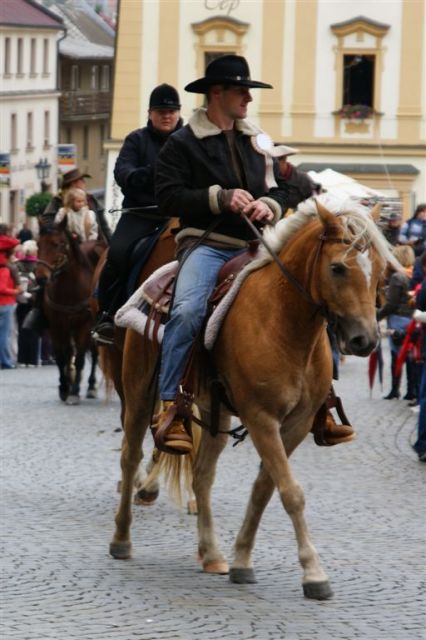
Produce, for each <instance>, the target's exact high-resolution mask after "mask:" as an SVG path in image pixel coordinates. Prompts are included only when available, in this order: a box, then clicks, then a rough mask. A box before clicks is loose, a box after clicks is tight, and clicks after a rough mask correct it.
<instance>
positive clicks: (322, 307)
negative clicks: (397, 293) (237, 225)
mask: <svg viewBox="0 0 426 640" xmlns="http://www.w3.org/2000/svg"><path fill="white" fill-rule="evenodd" d="M242 217H243V219H244V220H245V221H246V223H247V224H248V226H249V227H250V229H251V230H252V231H253V233H254V235H255V236H256V238H257V239H258V240H259V242H260V243H261V244H262V245H263V246H264V247H265V249H266V250H267V252H268V253H269V255H270V256H271V258H272V259H273V261H274V262H275V264H276V265H277V266H278V268H279V270H280V271H281V273H282V274H283V275H284V277H285V278H287V280H288V281H289V282H290V283H291V284H292V285H293V286H294V287H295V288H296V289H297V290H298V292H299V293H300V294H301V296H302V297H303V298H304V299H305V300H306V301H307V302H309V303H310V304H311V305H312V306H313V307H315V308H316V310H317V311H319V313H320V314H321V315H322V316H323V317H324V318H325V319H326V320H327V322H333V320H335V316H334V314H332V313H331V312H330V311H329V309H328V307H327V305H326V303H325V302H316V301H315V300H314V299H313V297H312V295H311V294H310V292H309V291H308V289H307V288H305V287H304V286H303V285H302V284H301V283H300V282H299V280H297V278H295V277H294V275H293V274H292V273H291V272H290V271H289V270H288V269H287V267H286V266H285V264H284V263H283V262H282V261H281V260H280V258H279V256H278V255H277V253H275V251H274V250H273V249H272V248H271V247H270V246H269V245H268V243H267V242H266V240H265V238H264V237H263V235H262V234H261V233H260V232H259V230H258V229H257V227H256V226H255V225H254V224H253V222H252V221H251V220H250V219H249V218H248V217H247V216H246V215H245V214H243V216H242ZM326 242H330V243H340V244H346V245H348V246H349V245H352V246H353V247H354V249H356V250H357V251H360V252H361V253H362V252H363V251H364V250H365V248H367V247H368V246H369V244H368V245H366V247H362V246H361V245H359V244H358V243H353V242H352V240H350V239H349V238H339V237H337V236H327V234H326V233H325V232H324V233H321V234H320V236H319V244H318V247H317V250H316V252H315V258H314V262H313V268H312V271H311V273H312V274H314V273H315V272H316V267H317V264H318V261H319V258H320V255H321V251H322V248H323V246H324V244H325V243H326ZM311 279H312V276H311Z"/></svg>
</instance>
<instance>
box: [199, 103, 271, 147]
mask: <svg viewBox="0 0 426 640" xmlns="http://www.w3.org/2000/svg"><path fill="white" fill-rule="evenodd" d="M188 125H189V126H190V127H191V129H192V131H193V133H194V135H195V137H196V138H199V139H200V140H201V139H203V138H207V137H208V136H217V135H219V133H222V129H219V127H217V126H216V125H215V124H213V122H211V121H210V120H209V119H208V117H207V110H206V109H205V108H204V107H200V108H199V109H197V111H195V113H194V114H193V115H192V116H191V117H190V119H189V122H188ZM235 128H236V129H237V130H238V131H242V133H244V134H245V135H247V136H256V135H257V134H258V133H263V132H262V129H259V127H257V126H256V125H254V124H253V123H252V122H249V121H248V120H236V122H235Z"/></svg>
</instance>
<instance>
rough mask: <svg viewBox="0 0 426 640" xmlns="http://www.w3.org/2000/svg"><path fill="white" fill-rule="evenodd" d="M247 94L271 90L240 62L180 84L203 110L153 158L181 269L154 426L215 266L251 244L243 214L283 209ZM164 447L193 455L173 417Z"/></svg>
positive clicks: (262, 218)
mask: <svg viewBox="0 0 426 640" xmlns="http://www.w3.org/2000/svg"><path fill="white" fill-rule="evenodd" d="M250 89H272V86H271V85H270V84H266V83H264V82H260V81H256V80H252V79H251V77H250V70H249V66H248V63H247V61H246V60H245V58H243V57H242V56H238V55H225V56H221V57H219V58H216V59H215V60H213V61H212V62H211V63H210V64H209V65H208V66H207V69H206V72H205V76H204V77H203V78H200V79H198V80H195V81H194V82H191V83H190V84H188V85H187V86H186V87H185V91H188V92H190V93H200V94H205V95H206V97H207V107H206V108H200V109H197V110H196V111H195V112H194V114H193V115H192V116H191V119H190V120H189V122H188V124H187V125H186V126H184V127H182V129H181V130H180V131H178V132H177V133H175V134H174V135H173V136H172V137H170V138H169V139H168V141H167V143H166V144H165V145H164V147H163V148H162V150H161V152H160V155H159V157H158V162H157V173H156V182H155V184H156V195H157V200H158V204H159V208H160V213H161V214H163V215H166V216H176V217H179V218H180V230H179V232H178V233H177V235H176V242H177V255H178V258H179V259H180V261H181V267H180V271H179V275H178V278H177V283H176V288H175V294H174V304H173V307H172V310H171V314H170V318H169V320H168V321H167V323H166V326H165V332H164V338H163V344H162V358H161V370H160V379H159V390H160V399H161V401H162V403H161V409H160V414H159V417H158V422H157V424H156V425H154V428H155V427H156V426H157V427H158V426H159V427H163V425H166V424H167V421H168V420H169V416H170V415H171V413H173V412H174V411H175V401H176V395H177V391H178V386H179V384H180V382H181V378H182V375H183V371H184V367H185V364H186V361H187V358H188V354H189V351H190V348H191V345H192V343H193V340H194V337H195V336H196V335H197V333H198V331H199V329H200V328H201V325H202V321H203V319H204V316H205V312H206V306H207V299H208V297H209V295H210V293H211V292H212V291H213V288H214V286H215V283H216V278H217V274H218V272H219V270H220V268H221V266H222V265H223V264H224V263H225V262H226V261H227V260H229V259H230V258H232V257H233V256H235V255H236V254H238V253H240V252H241V251H243V250H244V249H245V248H246V247H247V245H248V242H249V241H250V240H253V239H254V235H253V232H252V230H251V229H250V228H249V226H248V225H247V223H246V221H245V220H244V219H243V217H242V214H244V215H246V216H247V217H248V218H249V219H250V220H251V221H253V222H254V223H255V224H257V225H259V226H263V225H264V224H273V223H275V222H276V221H278V220H279V219H280V218H281V216H282V212H283V209H285V208H286V207H287V187H286V185H285V183H284V181H281V180H280V178H279V168H278V162H277V160H276V159H275V158H272V157H271V156H270V154H269V155H268V153H267V151H268V149H267V148H264V146H265V145H264V144H263V143H264V141H267V139H268V137H267V136H266V134H264V132H262V131H261V129H259V128H258V127H257V126H255V125H254V124H252V123H250V122H249V121H247V120H246V117H247V107H248V104H249V103H250V102H251V101H252V96H251V93H250ZM206 231H208V233H207V234H206ZM183 256H184V259H182V257H183ZM164 441H165V444H166V445H167V447H168V448H169V450H170V451H172V450H173V451H174V452H176V453H188V452H189V451H191V449H192V438H191V436H190V434H189V433H187V431H186V429H185V426H184V422H183V420H182V419H181V417H180V416H179V415H178V413H177V412H176V415H175V417H174V419H173V421H172V422H171V423H170V425H169V426H168V427H166V435H165V438H164Z"/></svg>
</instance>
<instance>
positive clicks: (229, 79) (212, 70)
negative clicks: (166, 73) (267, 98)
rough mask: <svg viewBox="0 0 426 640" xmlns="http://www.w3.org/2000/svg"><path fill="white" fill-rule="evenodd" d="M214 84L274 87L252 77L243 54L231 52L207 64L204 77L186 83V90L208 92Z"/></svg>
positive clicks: (255, 87) (253, 87)
mask: <svg viewBox="0 0 426 640" xmlns="http://www.w3.org/2000/svg"><path fill="white" fill-rule="evenodd" d="M214 84H230V85H233V86H237V87H238V86H239V87H248V88H251V89H272V88H273V87H272V85H270V84H266V83H265V82H259V81H258V80H252V79H251V78H250V69H249V66H248V63H247V60H246V59H245V58H243V56H236V55H234V54H229V55H226V56H220V57H219V58H216V59H215V60H212V61H211V62H210V64H209V65H207V69H206V74H205V76H204V78H199V79H198V80H194V82H190V83H189V84H187V85H186V87H185V91H189V92H190V93H206V92H207V89H208V88H209V87H211V86H213V85H214Z"/></svg>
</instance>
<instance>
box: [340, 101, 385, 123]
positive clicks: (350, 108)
mask: <svg viewBox="0 0 426 640" xmlns="http://www.w3.org/2000/svg"><path fill="white" fill-rule="evenodd" d="M333 115H335V116H339V117H340V118H342V119H343V120H357V121H360V120H365V119H366V118H372V117H373V116H374V115H379V114H378V112H377V111H375V110H374V109H373V107H369V106H367V105H365V104H345V105H343V107H340V109H338V110H337V111H333Z"/></svg>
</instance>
